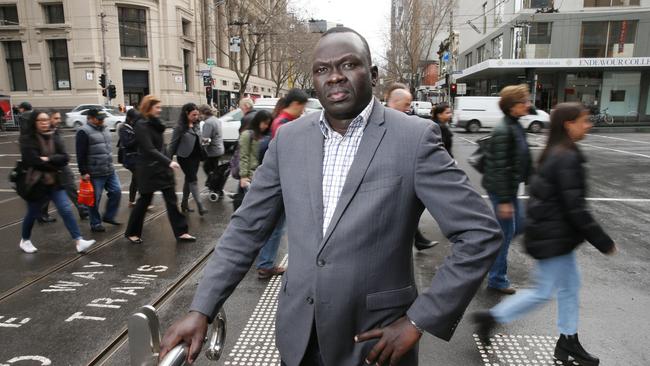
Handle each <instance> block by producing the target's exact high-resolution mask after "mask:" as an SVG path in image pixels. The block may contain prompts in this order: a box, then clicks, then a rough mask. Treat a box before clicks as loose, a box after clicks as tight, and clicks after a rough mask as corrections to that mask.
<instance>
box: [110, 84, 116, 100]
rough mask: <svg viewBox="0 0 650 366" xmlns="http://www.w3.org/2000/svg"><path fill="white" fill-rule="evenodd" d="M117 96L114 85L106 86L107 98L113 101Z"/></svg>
mask: <svg viewBox="0 0 650 366" xmlns="http://www.w3.org/2000/svg"><path fill="white" fill-rule="evenodd" d="M116 96H117V91H116V90H115V85H113V84H111V85H109V86H108V98H109V99H115V97H116Z"/></svg>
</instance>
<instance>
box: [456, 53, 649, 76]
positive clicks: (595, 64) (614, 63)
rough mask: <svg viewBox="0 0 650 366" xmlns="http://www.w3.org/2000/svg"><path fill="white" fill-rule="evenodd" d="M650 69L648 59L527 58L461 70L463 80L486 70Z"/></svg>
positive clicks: (489, 63)
mask: <svg viewBox="0 0 650 366" xmlns="http://www.w3.org/2000/svg"><path fill="white" fill-rule="evenodd" d="M644 66H646V67H650V57H613V58H612V57H610V58H529V59H502V60H487V61H484V62H481V63H480V64H476V65H474V66H471V67H468V68H466V69H465V70H463V74H462V75H460V76H459V78H463V77H466V76H469V75H472V74H475V73H477V72H480V71H483V70H487V69H510V68H513V69H514V68H516V69H521V68H531V69H576V68H626V67H644Z"/></svg>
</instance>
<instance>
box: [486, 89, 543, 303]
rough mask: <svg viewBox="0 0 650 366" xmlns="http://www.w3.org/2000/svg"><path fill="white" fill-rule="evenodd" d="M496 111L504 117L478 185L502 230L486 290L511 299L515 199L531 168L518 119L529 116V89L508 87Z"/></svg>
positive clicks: (519, 222)
mask: <svg viewBox="0 0 650 366" xmlns="http://www.w3.org/2000/svg"><path fill="white" fill-rule="evenodd" d="M500 96H501V99H500V100H499V108H501V111H503V114H504V115H505V116H504V117H503V120H502V121H501V122H499V124H497V126H496V127H495V128H494V130H493V131H492V138H491V139H490V141H489V144H488V148H487V149H486V152H485V172H484V174H483V180H482V181H481V183H482V185H483V188H485V190H486V191H487V193H488V196H489V197H490V201H492V206H493V207H494V212H495V214H496V217H497V219H498V220H499V225H501V230H502V231H503V245H502V246H501V251H500V252H499V256H498V257H497V260H496V261H495V262H494V265H493V266H492V269H490V273H489V274H488V284H487V285H488V288H489V289H492V290H495V291H498V292H500V293H502V294H506V295H512V294H514V293H515V292H516V290H515V289H514V288H513V287H512V286H511V285H510V281H509V280H508V276H507V272H508V250H509V248H510V242H511V241H512V239H513V238H514V237H515V236H516V235H517V234H520V233H522V232H523V228H524V215H523V212H522V208H521V202H520V201H519V199H518V197H517V193H518V190H519V187H520V186H521V185H522V184H526V183H528V177H529V176H530V174H531V172H532V169H533V164H532V160H531V155H530V149H529V147H528V142H527V140H526V131H525V130H524V128H523V126H522V125H521V123H519V118H520V117H523V116H525V115H527V114H528V110H529V108H530V100H529V99H530V93H529V91H528V85H526V84H522V85H510V86H506V87H505V88H503V90H501V93H500Z"/></svg>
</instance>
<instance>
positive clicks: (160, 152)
mask: <svg viewBox="0 0 650 366" xmlns="http://www.w3.org/2000/svg"><path fill="white" fill-rule="evenodd" d="M161 112H162V106H161V104H160V99H158V98H156V97H155V96H153V95H147V96H145V97H144V98H143V99H142V102H141V104H140V113H141V118H140V119H139V120H138V121H137V122H136V124H135V136H136V140H137V144H138V160H137V163H136V176H137V180H138V192H140V197H139V198H138V201H137V202H136V204H135V207H134V208H133V211H131V215H130V216H129V223H128V225H127V227H126V232H125V233H124V236H125V237H126V238H127V239H128V240H129V241H130V242H131V243H133V244H141V243H142V237H141V236H142V227H143V225H144V216H145V214H146V212H147V207H149V204H151V199H152V198H153V194H154V192H156V191H161V192H162V194H163V199H164V200H165V205H166V206H167V217H168V218H169V223H170V224H171V226H172V230H173V231H174V236H176V239H177V240H180V241H195V240H196V238H195V237H193V236H192V235H190V234H188V226H187V220H186V218H185V216H183V214H182V213H181V212H180V211H179V210H178V205H177V203H178V202H177V198H176V191H175V182H174V171H173V169H180V166H179V165H178V163H176V162H175V161H172V160H171V159H170V158H169V157H168V156H167V155H165V154H164V147H163V146H164V137H163V133H164V132H165V125H164V124H163V123H162V121H160V113H161Z"/></svg>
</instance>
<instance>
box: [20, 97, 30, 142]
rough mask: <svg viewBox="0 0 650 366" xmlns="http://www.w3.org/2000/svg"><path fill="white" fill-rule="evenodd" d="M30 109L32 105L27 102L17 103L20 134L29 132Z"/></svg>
mask: <svg viewBox="0 0 650 366" xmlns="http://www.w3.org/2000/svg"><path fill="white" fill-rule="evenodd" d="M32 111H33V110H32V105H31V103H29V102H22V103H20V104H19V105H18V127H19V129H20V135H21V136H22V135H25V134H28V133H29V132H30V125H29V121H30V117H31V114H32Z"/></svg>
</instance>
